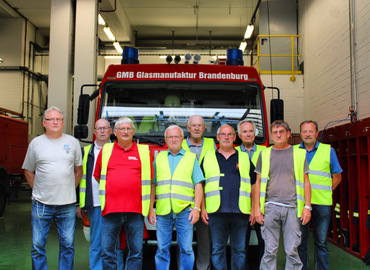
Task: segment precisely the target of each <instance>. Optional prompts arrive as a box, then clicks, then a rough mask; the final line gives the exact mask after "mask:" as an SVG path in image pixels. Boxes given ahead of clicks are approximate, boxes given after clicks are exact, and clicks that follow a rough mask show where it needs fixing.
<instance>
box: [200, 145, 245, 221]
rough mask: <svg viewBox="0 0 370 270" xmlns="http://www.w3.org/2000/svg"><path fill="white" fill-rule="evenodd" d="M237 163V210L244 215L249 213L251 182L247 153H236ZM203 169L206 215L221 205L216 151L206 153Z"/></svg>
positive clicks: (219, 174) (219, 173)
mask: <svg viewBox="0 0 370 270" xmlns="http://www.w3.org/2000/svg"><path fill="white" fill-rule="evenodd" d="M238 163H239V172H240V189H239V194H238V196H239V210H240V212H242V213H244V214H250V212H251V191H252V188H251V180H250V176H249V169H250V161H249V157H248V154H247V153H244V152H242V151H238ZM203 169H204V174H205V178H206V184H205V187H204V192H205V200H206V210H207V212H208V213H214V212H216V211H217V210H218V209H219V208H220V205H221V194H220V190H221V189H222V187H220V176H221V172H220V166H219V165H218V162H217V157H216V151H210V152H207V154H206V156H205V157H204V161H203Z"/></svg>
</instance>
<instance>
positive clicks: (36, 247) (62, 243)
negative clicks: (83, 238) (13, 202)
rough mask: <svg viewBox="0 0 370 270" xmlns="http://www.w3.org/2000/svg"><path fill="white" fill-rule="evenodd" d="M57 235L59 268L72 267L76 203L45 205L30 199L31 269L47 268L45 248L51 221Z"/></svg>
mask: <svg viewBox="0 0 370 270" xmlns="http://www.w3.org/2000/svg"><path fill="white" fill-rule="evenodd" d="M53 219H54V221H55V225H56V227H57V231H58V237H59V269H60V270H64V269H66V270H70V269H73V257H74V253H75V247H74V235H75V225H76V204H75V203H73V204H67V205H46V204H43V203H41V202H39V201H36V200H35V199H32V219H31V226H32V249H31V257H32V269H47V268H48V266H47V260H46V249H45V245H46V242H47V238H48V234H49V230H50V225H51V223H52V221H53Z"/></svg>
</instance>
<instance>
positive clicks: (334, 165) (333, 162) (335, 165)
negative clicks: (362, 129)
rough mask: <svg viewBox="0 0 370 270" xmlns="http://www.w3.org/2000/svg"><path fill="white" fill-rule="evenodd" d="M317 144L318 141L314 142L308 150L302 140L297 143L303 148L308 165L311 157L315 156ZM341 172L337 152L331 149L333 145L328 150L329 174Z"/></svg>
mask: <svg viewBox="0 0 370 270" xmlns="http://www.w3.org/2000/svg"><path fill="white" fill-rule="evenodd" d="M319 144H320V143H319V142H316V144H315V146H314V148H312V149H311V150H310V151H308V150H307V149H306V147H305V146H304V143H303V142H301V144H300V145H299V148H303V149H305V150H306V159H307V162H308V165H310V163H311V161H312V159H313V157H314V156H315V154H316V151H317V148H318V147H319ZM341 172H343V170H342V167H341V166H340V164H339V161H338V157H337V154H336V153H335V150H334V149H333V147H331V150H330V173H331V174H338V173H341Z"/></svg>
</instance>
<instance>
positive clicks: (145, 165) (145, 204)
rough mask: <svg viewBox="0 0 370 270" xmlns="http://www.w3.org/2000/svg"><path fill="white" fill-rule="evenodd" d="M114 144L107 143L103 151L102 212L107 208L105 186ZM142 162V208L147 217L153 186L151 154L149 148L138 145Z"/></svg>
mask: <svg viewBox="0 0 370 270" xmlns="http://www.w3.org/2000/svg"><path fill="white" fill-rule="evenodd" d="M113 146H114V143H106V144H105V145H104V147H103V149H102V151H103V152H102V167H101V172H100V184H99V198H100V204H101V210H102V211H103V210H104V207H105V194H106V190H105V186H106V182H107V169H108V162H109V159H110V157H111V155H112V151H113ZM137 148H138V151H139V156H140V162H141V206H142V214H143V216H147V215H148V213H149V205H150V189H151V188H150V185H151V171H150V168H151V167H150V153H149V146H148V145H144V144H138V145H137Z"/></svg>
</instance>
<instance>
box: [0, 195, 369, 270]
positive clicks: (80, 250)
mask: <svg viewBox="0 0 370 270" xmlns="http://www.w3.org/2000/svg"><path fill="white" fill-rule="evenodd" d="M30 212H31V200H30V191H22V192H20V193H19V194H18V198H14V196H13V198H12V199H11V202H10V205H7V207H6V210H5V213H4V215H3V217H1V218H0V270H2V269H7V270H8V269H13V270H16V269H19V270H21V269H22V270H23V269H31V268H32V267H31V256H30V250H31V214H30ZM58 249H59V247H58V239H57V233H56V229H55V226H52V228H51V231H50V233H49V239H48V243H47V246H46V250H47V256H48V265H49V269H57V268H58ZM173 251H175V249H174V250H173ZM310 251H311V255H310V259H311V261H310V265H311V268H310V269H314V268H313V254H312V253H313V247H312V241H311V246H310ZM253 253H254V252H253V250H252V251H251V255H253ZM154 254H155V247H154V246H152V247H146V248H144V267H143V269H154ZM172 261H174V260H172ZM249 261H250V265H251V269H257V266H256V258H249ZM329 263H330V269H336V270H340V269H346V270H348V269H356V270H359V269H369V267H367V266H366V265H365V264H364V263H363V262H362V261H361V260H360V259H358V258H356V257H354V256H352V255H350V254H348V253H347V252H344V251H342V250H341V249H339V248H337V247H336V246H334V245H332V244H329ZM74 264H75V269H79V270H80V269H89V243H88V242H87V241H86V240H85V238H84V236H83V232H82V223H81V221H80V220H78V223H77V225H76V235H75V262H74ZM284 265H285V255H284V250H283V248H282V247H281V248H280V249H279V256H278V269H284ZM173 266H174V265H173ZM172 268H174V269H176V267H172Z"/></svg>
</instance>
